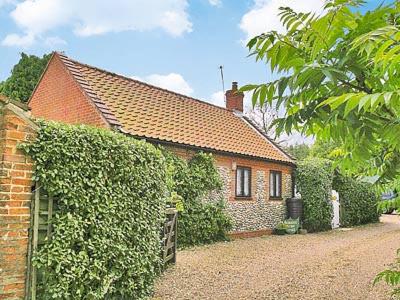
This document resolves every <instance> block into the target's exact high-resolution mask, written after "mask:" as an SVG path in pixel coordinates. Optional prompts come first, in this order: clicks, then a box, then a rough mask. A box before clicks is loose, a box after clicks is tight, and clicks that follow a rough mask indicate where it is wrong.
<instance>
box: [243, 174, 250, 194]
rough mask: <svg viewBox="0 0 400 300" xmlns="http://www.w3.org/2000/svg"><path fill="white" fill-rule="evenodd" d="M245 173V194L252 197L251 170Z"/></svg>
mask: <svg viewBox="0 0 400 300" xmlns="http://www.w3.org/2000/svg"><path fill="white" fill-rule="evenodd" d="M243 172H244V176H243V177H244V179H243V180H244V191H243V194H244V196H250V171H249V170H243Z"/></svg>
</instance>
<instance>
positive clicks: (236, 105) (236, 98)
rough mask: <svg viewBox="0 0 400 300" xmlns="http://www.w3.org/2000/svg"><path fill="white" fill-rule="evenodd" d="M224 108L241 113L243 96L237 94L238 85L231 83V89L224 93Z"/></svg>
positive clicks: (240, 93)
mask: <svg viewBox="0 0 400 300" xmlns="http://www.w3.org/2000/svg"><path fill="white" fill-rule="evenodd" d="M225 95H226V108H227V109H230V110H237V111H240V112H243V98H244V94H243V93H242V92H238V83H237V82H235V81H234V82H232V89H231V90H228V91H226V93H225Z"/></svg>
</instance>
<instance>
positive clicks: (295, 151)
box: [285, 144, 310, 160]
mask: <svg viewBox="0 0 400 300" xmlns="http://www.w3.org/2000/svg"><path fill="white" fill-rule="evenodd" d="M285 150H286V151H287V152H289V154H290V155H291V156H293V157H294V158H296V160H304V159H306V158H307V157H308V156H309V155H310V146H308V145H307V144H296V145H290V146H288V147H286V149H285Z"/></svg>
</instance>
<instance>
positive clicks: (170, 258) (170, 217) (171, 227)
mask: <svg viewBox="0 0 400 300" xmlns="http://www.w3.org/2000/svg"><path fill="white" fill-rule="evenodd" d="M32 195H33V201H32V210H31V211H32V216H31V227H30V233H29V239H30V243H29V248H30V249H29V252H28V262H29V263H28V272H27V284H26V295H27V299H28V300H37V299H40V290H38V286H39V285H38V282H40V280H41V274H40V272H38V270H37V269H36V268H35V267H34V266H33V265H32V254H33V253H34V252H35V251H37V250H39V249H40V247H41V246H42V245H43V244H44V243H45V242H46V241H47V240H48V239H50V238H51V233H52V225H51V220H52V218H53V215H54V213H55V212H56V211H57V207H58V206H57V198H56V197H54V196H53V195H49V194H48V193H47V192H46V191H45V190H43V189H42V188H41V187H40V184H39V183H37V184H36V185H35V188H34V191H33V193H32ZM177 224H178V212H177V211H176V209H172V208H167V209H166V220H165V223H164V228H163V231H162V243H163V249H162V255H161V256H162V259H163V261H164V264H167V263H175V262H176V249H177ZM38 295H39V296H38Z"/></svg>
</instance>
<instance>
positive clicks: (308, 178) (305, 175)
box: [296, 158, 333, 232]
mask: <svg viewBox="0 0 400 300" xmlns="http://www.w3.org/2000/svg"><path fill="white" fill-rule="evenodd" d="M332 176H333V174H332V169H331V162H330V161H329V160H326V159H320V158H312V159H305V160H303V161H301V162H299V163H298V167H297V170H296V182H297V189H298V191H299V192H300V193H301V198H302V200H303V213H304V215H303V216H304V219H303V228H305V229H307V230H308V231H309V232H316V231H324V230H329V229H331V221H332V203H331V201H330V198H331V190H332Z"/></svg>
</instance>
